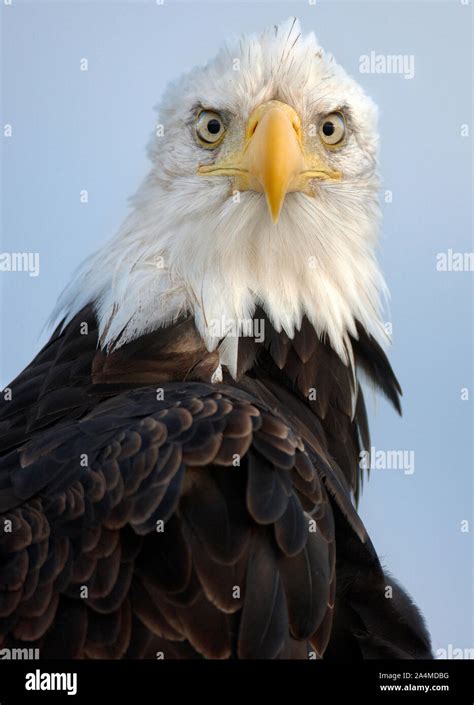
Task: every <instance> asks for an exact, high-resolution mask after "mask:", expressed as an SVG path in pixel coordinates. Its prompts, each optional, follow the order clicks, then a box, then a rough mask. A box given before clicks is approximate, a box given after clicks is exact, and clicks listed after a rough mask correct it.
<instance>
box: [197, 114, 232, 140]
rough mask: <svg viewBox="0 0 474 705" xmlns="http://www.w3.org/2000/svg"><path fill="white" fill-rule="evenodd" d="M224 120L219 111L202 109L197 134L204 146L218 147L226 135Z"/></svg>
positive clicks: (198, 119)
mask: <svg viewBox="0 0 474 705" xmlns="http://www.w3.org/2000/svg"><path fill="white" fill-rule="evenodd" d="M224 133H225V127H224V122H223V120H222V118H221V116H220V115H219V113H216V112H214V111H213V110H202V111H201V112H200V113H199V115H198V117H197V120H196V136H197V138H198V141H199V143H200V144H201V146H202V147H206V148H207V149H211V148H212V147H217V145H218V144H219V143H220V142H221V140H222V139H223V137H224Z"/></svg>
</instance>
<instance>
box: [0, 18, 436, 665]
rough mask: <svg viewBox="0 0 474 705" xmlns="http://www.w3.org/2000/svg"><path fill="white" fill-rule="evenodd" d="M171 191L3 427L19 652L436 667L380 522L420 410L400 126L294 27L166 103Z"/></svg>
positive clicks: (1, 456)
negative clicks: (404, 431) (385, 456)
mask: <svg viewBox="0 0 474 705" xmlns="http://www.w3.org/2000/svg"><path fill="white" fill-rule="evenodd" d="M159 127H160V128H161V129H159V130H157V132H156V134H154V135H153V137H152V139H151V142H150V145H149V156H150V159H151V163H152V166H151V170H150V172H149V174H148V176H147V177H146V179H145V181H144V182H143V184H142V185H141V187H140V188H139V190H138V193H137V195H136V196H135V199H134V201H133V209H132V211H131V213H130V215H129V217H128V218H127V219H126V221H125V223H124V224H123V226H122V227H121V228H120V230H119V232H118V234H117V235H116V236H115V237H114V238H113V239H112V240H111V241H109V242H107V243H106V244H105V245H104V246H103V247H102V249H100V251H99V252H98V253H96V254H95V255H93V256H92V257H90V258H89V259H88V260H87V261H86V262H85V264H84V265H83V266H82V268H81V269H80V270H79V272H78V273H77V276H76V277H75V278H74V280H73V281H72V282H71V283H70V285H69V286H68V287H67V289H66V290H65V292H64V293H63V295H62V297H61V298H60V301H59V304H58V308H57V310H56V312H55V313H54V316H55V317H56V320H59V321H60V323H59V325H58V327H57V328H56V330H55V331H54V333H53V334H52V337H51V339H50V340H49V342H48V343H47V344H46V345H45V347H44V348H43V349H42V350H41V351H40V352H39V354H38V355H37V356H36V357H35V359H34V360H33V362H32V363H31V364H30V365H29V366H28V367H27V368H26V369H25V370H24V371H23V372H22V373H21V374H20V375H19V376H18V377H17V378H16V379H15V380H14V381H13V382H12V383H11V384H10V385H9V386H8V390H9V394H8V395H7V394H4V395H3V396H4V398H3V399H2V407H1V415H0V436H1V441H0V512H1V516H0V567H1V570H0V575H1V577H0V645H1V646H2V647H11V646H16V647H18V646H23V647H32V646H34V647H36V648H38V649H39V651H40V655H41V657H42V658H54V657H58V656H60V657H63V658H65V657H66V658H89V659H100V658H114V659H118V658H131V659H134V658H156V657H157V654H161V656H163V657H164V658H166V659H168V658H171V659H172V658H210V659H228V658H239V659H257V658H259V659H260V658H262V659H281V658H292V659H293V658H300V659H306V658H323V659H326V660H328V661H331V660H332V661H337V660H347V659H350V660H358V659H363V658H393V659H402V658H427V657H430V642H429V637H428V634H427V631H426V628H425V626H424V623H423V620H422V618H421V616H420V613H419V611H418V609H417V608H416V607H415V605H414V604H413V603H412V601H411V600H410V598H409V597H408V596H407V594H406V593H405V592H404V590H403V589H402V588H401V587H400V586H399V585H398V584H397V582H396V581H395V580H394V579H393V578H392V577H390V576H389V575H387V574H386V573H385V572H384V570H383V568H382V566H381V564H380V562H379V559H378V557H377V554H376V552H375V550H374V547H373V546H372V543H371V541H370V539H369V537H368V535H367V533H366V530H365V528H364V525H363V523H362V521H361V519H360V517H359V515H358V513H357V510H356V506H357V498H358V496H359V492H360V488H361V483H362V474H363V470H362V469H361V466H360V462H359V459H360V454H361V453H362V452H363V451H364V449H367V448H369V447H370V440H369V432H368V424H367V414H366V409H365V405H364V398H363V394H362V388H361V385H360V382H359V379H360V378H361V375H364V376H365V378H366V379H367V380H368V381H369V382H370V383H372V384H373V385H375V386H376V387H377V388H378V389H379V390H381V392H382V393H383V394H384V395H385V396H386V397H387V398H388V399H389V400H390V402H391V403H392V404H393V405H394V407H395V409H397V410H398V411H400V402H399V396H400V393H401V392H400V387H399V385H398V382H397V380H396V378H395V376H394V374H393V372H392V369H391V367H390V364H389V362H388V359H387V357H386V355H385V353H384V351H383V346H384V342H385V340H384V339H385V330H384V326H383V323H382V319H381V307H380V299H381V296H383V294H384V292H385V284H384V280H383V277H382V275H381V273H380V270H379V268H378V265H377V261H376V257H375V254H374V248H375V245H376V240H377V231H378V227H379V211H378V204H377V190H378V182H377V173H376V171H377V142H378V137H377V128H376V108H375V106H374V104H373V103H372V101H371V100H370V99H369V98H368V97H367V96H366V95H365V94H364V92H363V90H362V89H361V88H360V87H359V86H358V85H357V84H356V83H355V82H354V80H353V79H352V78H350V77H349V76H348V75H347V74H346V73H345V72H344V70H343V69H342V68H341V67H340V66H338V65H337V64H336V63H335V61H334V60H333V58H332V56H330V55H328V54H326V53H325V52H324V51H323V49H322V48H321V47H320V46H319V45H318V43H317V41H316V38H315V36H314V35H313V34H309V35H306V36H303V35H302V33H301V30H300V27H299V24H298V22H297V21H296V20H293V19H291V20H289V21H287V22H283V23H282V24H280V25H278V26H275V27H272V28H271V29H268V30H266V31H264V32H262V33H260V34H256V35H251V36H245V37H243V38H242V39H240V40H239V41H236V42H235V43H229V44H227V45H226V46H225V48H224V49H223V50H222V51H221V52H220V53H219V54H218V55H217V57H216V58H214V59H213V60H212V61H210V62H209V63H208V64H207V65H206V66H205V67H199V68H195V69H193V70H192V71H190V72H189V73H188V74H187V75H185V76H184V77H182V78H181V79H180V80H178V81H177V82H176V83H173V84H172V85H171V87H170V88H169V89H168V90H167V92H166V94H165V96H164V99H163V102H162V105H161V109H160V117H159Z"/></svg>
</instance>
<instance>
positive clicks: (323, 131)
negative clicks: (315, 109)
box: [319, 113, 346, 147]
mask: <svg viewBox="0 0 474 705" xmlns="http://www.w3.org/2000/svg"><path fill="white" fill-rule="evenodd" d="M345 134H346V123H345V122H344V116H343V114H342V113H331V114H330V115H326V117H324V118H323V119H322V121H321V124H320V126H319V137H320V139H321V142H323V143H324V144H325V145H328V146H330V147H334V146H335V145H338V144H340V143H341V142H342V140H343V139H344V136H345Z"/></svg>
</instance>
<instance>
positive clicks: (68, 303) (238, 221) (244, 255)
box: [54, 19, 385, 371]
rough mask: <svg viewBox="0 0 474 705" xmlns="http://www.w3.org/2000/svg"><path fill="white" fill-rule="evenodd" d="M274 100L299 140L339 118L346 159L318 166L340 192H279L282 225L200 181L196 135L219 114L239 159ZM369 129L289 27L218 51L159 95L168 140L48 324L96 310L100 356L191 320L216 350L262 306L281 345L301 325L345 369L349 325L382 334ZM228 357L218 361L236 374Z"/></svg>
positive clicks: (325, 60)
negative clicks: (287, 110) (221, 327)
mask: <svg viewBox="0 0 474 705" xmlns="http://www.w3.org/2000/svg"><path fill="white" fill-rule="evenodd" d="M236 60H238V61H236ZM272 99H278V100H280V101H282V102H285V103H288V104H289V105H290V106H292V107H293V108H294V109H295V110H296V111H297V113H298V115H299V116H300V118H301V122H302V128H303V134H304V135H305V139H307V140H310V137H309V135H310V129H311V126H314V125H315V124H316V125H317V124H318V121H319V120H320V119H321V118H322V117H324V115H327V114H328V113H331V112H332V111H334V110H335V109H337V108H341V107H344V111H345V114H346V117H347V121H348V128H349V130H348V133H349V134H348V138H347V140H346V143H345V144H344V147H343V148H341V149H340V150H338V151H331V152H329V151H328V152H327V153H325V155H324V158H325V159H326V162H327V163H328V164H329V166H330V167H332V168H334V169H337V170H340V171H341V172H342V173H343V178H342V180H341V181H340V182H338V183H328V182H318V183H315V184H314V190H315V197H310V196H307V195H305V194H302V193H290V194H288V195H287V196H286V198H285V201H284V204H283V208H282V211H281V216H280V219H279V221H278V223H277V224H274V223H273V222H272V220H271V218H270V216H269V213H268V210H267V206H266V202H265V196H264V195H263V194H262V193H256V192H251V191H245V192H242V193H241V194H240V200H239V199H237V198H235V197H232V195H231V194H230V190H229V184H230V180H229V178H226V177H220V178H215V177H212V176H209V177H203V176H202V175H198V174H197V173H196V170H197V167H198V165H199V164H202V163H206V162H209V161H211V159H213V158H214V157H215V154H214V155H212V154H210V153H209V151H206V150H203V149H202V148H201V147H200V146H199V145H198V144H197V142H196V140H195V137H194V132H193V120H194V118H195V114H196V106H197V105H201V106H205V107H206V108H210V109H214V110H218V111H226V113H227V114H228V115H230V116H231V122H230V125H229V128H228V134H227V136H226V138H225V140H224V142H223V147H222V149H225V148H226V147H225V143H226V141H227V142H228V143H230V144H233V146H234V147H235V146H236V145H238V144H240V143H241V142H242V141H243V135H244V130H245V125H246V123H247V120H248V118H249V115H250V114H251V113H252V111H253V110H254V109H255V108H256V107H257V106H258V105H259V104H261V103H263V102H265V101H268V100H272ZM376 118H377V111H376V108H375V106H374V104H373V102H372V101H371V100H370V99H369V98H368V97H367V96H366V95H365V94H364V92H363V90H362V89H361V88H360V87H359V86H358V84H357V83H356V82H355V81H354V80H353V79H352V78H350V77H349V76H348V75H347V74H346V73H345V71H344V70H343V69H342V68H341V67H340V66H338V65H337V64H336V63H335V61H334V60H333V57H332V56H330V55H327V54H325V53H324V51H323V50H322V49H321V47H320V46H319V45H318V43H317V40H316V38H315V36H314V34H312V33H311V34H309V35H306V36H302V35H301V30H300V27H299V23H298V22H297V21H296V20H293V19H291V20H288V21H286V22H283V23H282V24H280V25H278V26H277V27H272V28H271V29H269V30H267V31H265V32H263V33H262V34H260V35H252V36H249V37H243V38H242V39H240V40H239V41H236V42H235V43H234V44H232V45H228V46H226V47H225V48H224V49H223V50H221V52H220V53H219V54H218V55H217V57H216V58H215V59H213V60H212V61H210V62H209V63H208V64H207V65H206V66H205V67H204V68H194V69H193V70H192V71H191V72H190V73H188V74H187V75H185V76H183V77H182V78H181V79H180V80H178V81H177V82H175V83H174V84H172V85H171V86H170V87H169V88H168V90H167V92H166V94H165V96H164V98H163V101H162V104H161V108H160V118H159V122H160V123H161V124H162V125H163V127H164V131H163V136H160V137H158V136H153V138H152V140H151V142H150V145H149V156H150V158H151V161H152V168H151V171H150V173H149V174H148V176H147V178H146V179H145V181H144V183H143V184H142V185H141V187H140V189H139V190H138V193H137V194H136V196H135V197H134V199H133V201H132V203H133V206H134V209H133V211H132V212H131V214H130V215H129V217H128V218H127V219H126V221H125V223H124V224H123V226H122V227H121V228H120V230H119V232H118V233H117V234H116V236H115V237H114V238H112V239H111V240H110V241H109V242H107V243H106V244H105V245H104V246H103V247H102V249H101V250H100V251H99V252H97V253H96V254H95V255H93V256H92V257H90V258H89V259H88V260H86V262H85V263H84V264H83V266H82V268H81V269H80V271H79V273H78V275H77V277H76V279H75V280H74V281H73V282H72V283H71V284H70V285H69V286H68V287H67V289H66V290H65V292H64V293H63V295H62V297H61V299H60V301H59V303H58V307H57V309H56V312H55V314H54V315H55V316H58V315H59V314H60V313H62V312H63V313H65V314H66V322H67V321H68V320H70V319H71V318H72V316H73V315H75V314H76V313H77V312H78V311H79V310H80V309H81V308H82V307H83V306H84V305H86V304H87V303H90V302H94V303H95V307H96V311H97V315H98V320H99V332H100V339H101V345H102V346H103V347H104V348H106V349H110V348H112V347H115V346H119V345H123V344H124V343H126V342H128V341H130V340H132V339H134V338H136V337H138V336H140V335H142V334H144V333H147V332H150V331H152V330H155V329H157V328H158V327H160V326H164V325H166V324H168V323H170V322H171V321H173V320H175V319H176V318H178V317H179V316H180V315H182V314H191V315H194V317H195V321H196V325H197V328H198V330H199V331H200V333H201V335H202V337H203V339H204V340H205V341H206V344H207V346H208V348H209V349H213V348H215V347H216V345H217V344H218V342H219V336H216V335H215V333H214V332H213V330H212V329H211V326H210V322H214V321H221V320H225V321H244V320H247V319H249V318H250V317H251V316H252V313H253V311H254V309H255V306H256V305H257V304H259V305H261V306H263V308H264V309H265V311H266V313H267V315H268V316H269V318H270V320H271V322H272V324H273V326H274V327H275V328H276V329H277V330H281V329H283V330H284V331H285V332H286V333H287V334H288V335H289V336H290V337H291V336H293V333H294V331H295V329H296V328H298V327H299V326H300V324H301V320H302V317H303V316H304V315H306V316H307V317H308V318H309V320H310V321H311V322H312V324H313V325H314V326H315V328H316V330H317V331H318V333H319V334H320V335H321V336H326V338H327V340H329V342H330V344H331V345H332V347H333V348H334V350H335V351H336V352H337V353H338V354H339V355H340V356H341V357H342V359H344V361H347V351H346V341H347V336H348V334H352V335H356V331H355V321H356V320H358V321H360V322H361V323H362V325H363V326H365V328H366V329H367V330H368V331H369V332H370V333H372V334H373V335H374V336H375V337H377V338H379V339H380V338H382V337H383V335H384V331H383V326H382V323H381V319H380V304H379V300H380V295H381V294H383V293H385V284H384V281H383V278H382V275H381V273H380V271H379V269H378V266H377V262H376V259H375V254H374V247H375V244H376V239H377V233H378V227H379V208H378V200H377V190H378V179H377V175H376V163H377V143H378V136H377V128H376ZM316 140H317V137H316ZM313 148H314V149H320V150H323V151H324V147H323V146H322V145H321V144H319V145H316V143H314V144H313ZM236 201H237V202H236ZM229 347H233V346H228V349H227V353H226V356H224V357H223V362H224V363H226V364H228V365H229V367H230V369H231V371H233V367H234V364H233V357H232V355H234V357H235V351H234V353H230V352H229ZM224 348H225V346H224Z"/></svg>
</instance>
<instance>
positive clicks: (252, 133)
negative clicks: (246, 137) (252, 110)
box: [250, 120, 258, 137]
mask: <svg viewBox="0 0 474 705" xmlns="http://www.w3.org/2000/svg"><path fill="white" fill-rule="evenodd" d="M257 127H258V120H255V122H254V124H253V126H252V129H251V131H250V137H252V136H253V135H254V134H255V130H256V129H257Z"/></svg>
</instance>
